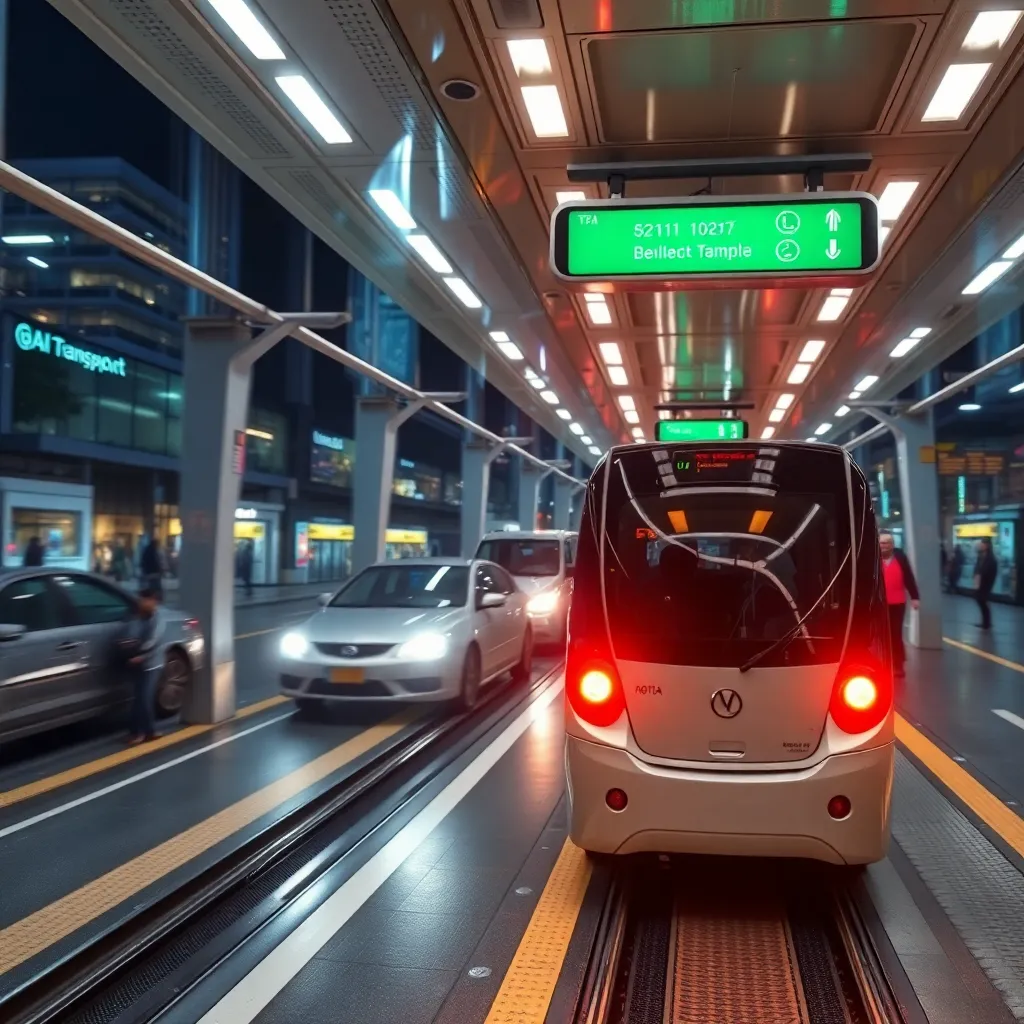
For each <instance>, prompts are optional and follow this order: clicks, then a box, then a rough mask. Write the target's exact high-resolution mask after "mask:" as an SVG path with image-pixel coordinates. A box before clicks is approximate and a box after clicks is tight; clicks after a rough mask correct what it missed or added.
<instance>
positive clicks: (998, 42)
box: [963, 11, 1021, 50]
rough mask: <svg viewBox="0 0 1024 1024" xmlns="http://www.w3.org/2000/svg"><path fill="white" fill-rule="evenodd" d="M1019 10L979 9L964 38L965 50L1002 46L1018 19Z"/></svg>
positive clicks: (989, 48)
mask: <svg viewBox="0 0 1024 1024" xmlns="http://www.w3.org/2000/svg"><path fill="white" fill-rule="evenodd" d="M1020 16H1021V12H1020V11H980V12H979V13H978V14H977V15H976V17H975V19H974V21H973V22H972V24H971V27H970V28H969V29H968V30H967V35H966V37H965V38H964V46H963V48H964V49H965V50H991V49H994V48H997V47H1002V45H1003V43H1005V42H1006V40H1007V39H1009V38H1010V34H1011V33H1012V32H1013V30H1014V29H1015V28H1016V27H1017V22H1018V21H1020Z"/></svg>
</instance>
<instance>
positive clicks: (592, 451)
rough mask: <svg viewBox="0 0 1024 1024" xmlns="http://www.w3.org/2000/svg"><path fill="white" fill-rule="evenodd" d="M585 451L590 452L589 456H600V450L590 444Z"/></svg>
mask: <svg viewBox="0 0 1024 1024" xmlns="http://www.w3.org/2000/svg"><path fill="white" fill-rule="evenodd" d="M587 450H588V451H589V452H590V454H591V455H600V454H601V449H600V448H598V447H597V445H596V444H592V445H591V446H590V447H589V448H588V449H587Z"/></svg>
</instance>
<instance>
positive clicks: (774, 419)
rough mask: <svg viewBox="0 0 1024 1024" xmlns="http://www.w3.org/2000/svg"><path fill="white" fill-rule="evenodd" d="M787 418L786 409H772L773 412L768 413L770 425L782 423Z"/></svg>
mask: <svg viewBox="0 0 1024 1024" xmlns="http://www.w3.org/2000/svg"><path fill="white" fill-rule="evenodd" d="M785 418H786V410H785V409H772V411H771V412H770V413H768V422H769V423H781V422H782V421H783V420H784V419H785Z"/></svg>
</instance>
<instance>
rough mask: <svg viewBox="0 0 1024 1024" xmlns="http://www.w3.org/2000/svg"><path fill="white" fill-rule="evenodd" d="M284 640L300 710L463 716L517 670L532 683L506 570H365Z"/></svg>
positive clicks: (467, 566) (286, 671) (413, 563)
mask: <svg viewBox="0 0 1024 1024" xmlns="http://www.w3.org/2000/svg"><path fill="white" fill-rule="evenodd" d="M321 605H322V607H321V609H320V611H319V612H317V613H316V614H315V615H313V616H312V617H311V618H310V619H309V620H308V621H306V622H305V623H304V624H303V625H301V626H300V627H298V628H297V629H295V630H292V631H290V632H288V633H286V634H285V635H284V636H283V637H282V638H281V690H282V692H283V693H285V694H286V695H287V696H289V697H293V698H294V699H295V701H296V703H297V704H298V706H299V707H300V708H303V709H308V710H312V709H315V708H316V707H318V706H320V705H321V704H322V703H323V702H326V701H350V700H374V701H402V702H404V701H411V702H419V701H444V700H453V701H456V702H457V703H458V705H459V706H460V707H461V708H463V709H469V708H471V707H473V705H474V704H475V703H476V700H477V696H478V694H479V691H480V688H481V686H483V685H485V684H486V683H488V682H490V681H491V680H492V679H494V678H496V677H497V676H499V675H501V674H502V673H503V672H507V671H509V670H511V671H512V673H513V676H514V677H515V678H516V679H523V680H525V679H527V678H529V675H530V669H531V665H532V659H533V629H532V626H531V623H530V619H529V616H528V615H527V614H526V595H525V594H523V593H521V592H520V591H519V589H518V588H517V587H516V585H515V582H514V581H513V580H512V577H511V576H509V574H508V573H507V572H505V570H504V569H502V568H501V567H500V566H498V565H494V564H492V563H490V562H481V561H476V560H472V561H470V560H466V559H444V558H415V559H414V558H408V559H402V560H401V561H392V562H385V563H381V564H378V565H373V566H370V567H369V568H368V569H364V570H363V571H362V572H361V573H359V574H358V575H357V576H354V577H353V578H352V579H351V580H349V581H348V583H347V584H346V585H345V586H344V587H342V589H341V590H339V591H338V592H337V593H335V594H325V595H324V596H323V597H322V598H321Z"/></svg>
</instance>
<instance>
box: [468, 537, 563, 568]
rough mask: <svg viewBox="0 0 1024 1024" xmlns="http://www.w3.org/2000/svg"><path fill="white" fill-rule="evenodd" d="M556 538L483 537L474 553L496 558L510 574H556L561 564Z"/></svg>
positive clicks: (485, 558)
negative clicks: (498, 538) (487, 538)
mask: <svg viewBox="0 0 1024 1024" xmlns="http://www.w3.org/2000/svg"><path fill="white" fill-rule="evenodd" d="M560 550H561V548H560V545H559V543H558V541H557V540H529V539H527V538H525V537H523V538H519V539H516V540H512V539H509V540H506V539H505V538H504V537H503V538H502V539H501V540H485V541H484V542H483V543H482V544H481V545H480V550H479V551H477V553H476V557H477V558H481V559H483V560H484V561H485V562H496V563H497V564H498V565H500V566H501V567H502V568H503V569H505V570H506V571H507V572H510V573H511V574H512V575H513V576H557V575H558V572H559V569H560V568H561V560H560Z"/></svg>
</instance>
